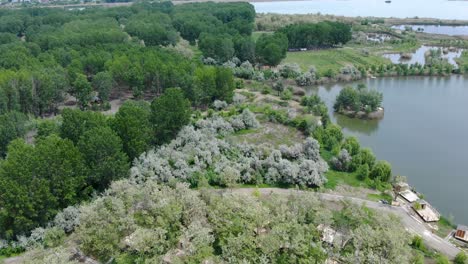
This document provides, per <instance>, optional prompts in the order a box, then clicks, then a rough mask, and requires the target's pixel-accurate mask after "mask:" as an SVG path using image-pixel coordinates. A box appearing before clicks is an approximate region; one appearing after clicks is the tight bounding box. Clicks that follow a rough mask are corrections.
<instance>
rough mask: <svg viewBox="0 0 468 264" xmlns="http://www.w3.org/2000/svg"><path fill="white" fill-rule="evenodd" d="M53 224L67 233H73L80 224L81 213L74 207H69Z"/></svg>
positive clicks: (56, 217)
mask: <svg viewBox="0 0 468 264" xmlns="http://www.w3.org/2000/svg"><path fill="white" fill-rule="evenodd" d="M52 223H53V225H54V226H56V227H59V228H61V229H62V230H63V231H65V232H66V233H70V232H73V230H75V228H76V227H77V226H78V225H79V224H80V211H79V210H78V208H76V207H74V206H69V207H67V208H65V209H63V210H62V211H61V212H59V213H58V214H57V215H56V216H55V218H54V221H53V222H52Z"/></svg>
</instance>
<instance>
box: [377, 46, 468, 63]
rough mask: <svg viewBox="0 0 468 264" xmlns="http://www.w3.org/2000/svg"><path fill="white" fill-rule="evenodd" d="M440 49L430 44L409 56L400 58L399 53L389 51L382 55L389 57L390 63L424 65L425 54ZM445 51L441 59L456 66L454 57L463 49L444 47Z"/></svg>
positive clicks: (460, 53)
mask: <svg viewBox="0 0 468 264" xmlns="http://www.w3.org/2000/svg"><path fill="white" fill-rule="evenodd" d="M437 49H440V47H432V46H424V45H423V46H421V47H420V48H419V49H417V50H416V51H415V52H413V53H411V58H402V56H401V54H400V53H389V54H384V55H383V56H384V57H385V58H387V59H390V60H391V61H392V63H395V64H398V63H403V64H408V65H411V64H415V63H419V64H421V65H424V64H425V63H426V57H425V54H426V52H427V51H429V50H437ZM444 50H445V52H441V57H442V58H443V59H446V60H447V61H448V62H449V63H450V64H452V65H453V66H454V67H455V68H458V64H457V62H456V61H455V59H456V58H459V57H460V56H461V55H462V52H463V50H462V49H455V48H454V49H450V50H449V49H444Z"/></svg>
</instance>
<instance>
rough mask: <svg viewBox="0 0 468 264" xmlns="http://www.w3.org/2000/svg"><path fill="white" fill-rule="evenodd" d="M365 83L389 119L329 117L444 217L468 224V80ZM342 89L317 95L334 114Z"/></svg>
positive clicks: (404, 79) (327, 89)
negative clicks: (379, 98) (377, 94)
mask: <svg viewBox="0 0 468 264" xmlns="http://www.w3.org/2000/svg"><path fill="white" fill-rule="evenodd" d="M363 82H364V83H366V84H367V85H368V87H370V88H375V89H377V90H379V91H381V92H383V94H384V101H383V105H384V107H385V117H384V118H383V119H382V120H379V121H376V120H372V121H370V120H359V119H351V118H347V117H344V116H341V115H333V113H330V115H331V116H332V119H333V121H334V122H336V123H338V124H339V125H340V126H341V127H343V129H344V131H345V133H346V134H348V135H353V136H356V137H357V138H359V140H360V142H361V145H362V146H364V147H369V148H371V149H372V150H373V151H374V153H375V154H376V155H377V158H378V159H384V160H387V161H389V162H390V163H391V164H392V167H393V174H394V175H404V176H407V177H408V181H409V183H410V184H411V185H412V186H414V187H415V188H416V189H417V190H418V191H420V192H422V193H424V195H425V197H426V198H427V200H428V201H430V202H431V203H432V204H433V205H434V206H435V207H436V208H437V209H438V210H439V211H440V212H441V213H442V214H444V215H446V216H450V215H452V216H454V217H455V220H456V221H457V222H459V223H464V224H468V210H467V208H468V206H467V205H466V204H465V203H466V202H468V192H467V186H468V107H467V106H468V104H467V103H468V76H465V77H463V76H452V77H444V78H442V77H440V78H439V77H433V78H429V77H402V78H379V79H369V80H363ZM341 88H342V85H341V84H337V85H332V86H327V87H326V86H321V87H318V88H313V89H312V90H313V91H315V92H318V94H319V95H320V96H321V98H322V99H323V100H324V101H325V102H326V103H327V105H328V107H329V109H332V105H333V103H334V100H335V97H336V95H337V94H338V93H339V91H340V89H341ZM313 91H312V92H313Z"/></svg>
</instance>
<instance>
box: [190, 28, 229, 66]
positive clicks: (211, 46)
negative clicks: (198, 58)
mask: <svg viewBox="0 0 468 264" xmlns="http://www.w3.org/2000/svg"><path fill="white" fill-rule="evenodd" d="M198 47H199V48H200V50H201V51H202V52H203V56H205V57H206V58H208V57H210V58H213V59H215V60H216V61H218V62H225V61H227V60H229V59H231V58H232V57H233V56H234V43H233V42H232V39H231V37H230V36H229V35H211V34H205V33H202V34H201V36H200V40H199V42H198Z"/></svg>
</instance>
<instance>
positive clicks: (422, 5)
mask: <svg viewBox="0 0 468 264" xmlns="http://www.w3.org/2000/svg"><path fill="white" fill-rule="evenodd" d="M251 4H253V5H254V6H255V10H256V12H257V13H278V14H310V13H314V14H315V13H319V12H320V13H322V14H332V15H342V16H375V17H398V18H407V17H415V16H418V17H431V18H440V19H468V1H447V0H392V3H390V4H387V3H385V1H384V0H312V1H292V2H283V1H278V2H253V3H251Z"/></svg>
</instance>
